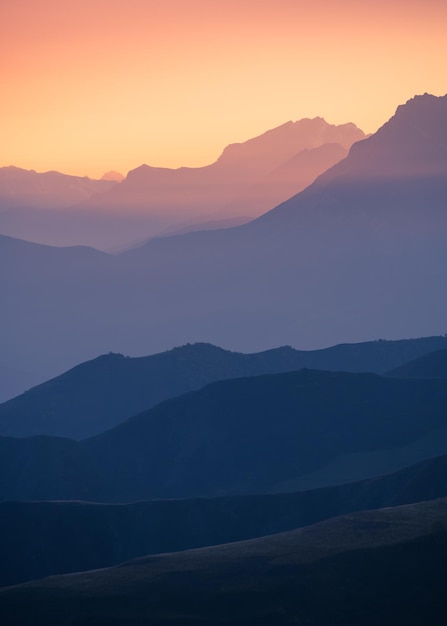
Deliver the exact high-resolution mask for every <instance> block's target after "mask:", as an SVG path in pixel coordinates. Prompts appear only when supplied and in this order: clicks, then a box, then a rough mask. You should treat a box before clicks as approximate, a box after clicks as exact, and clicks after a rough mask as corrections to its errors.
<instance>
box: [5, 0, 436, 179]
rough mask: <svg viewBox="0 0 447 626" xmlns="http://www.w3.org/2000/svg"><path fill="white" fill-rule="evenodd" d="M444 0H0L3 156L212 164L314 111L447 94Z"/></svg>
mask: <svg viewBox="0 0 447 626" xmlns="http://www.w3.org/2000/svg"><path fill="white" fill-rule="evenodd" d="M446 32H447V2H446V0H425V2H420V0H417V1H416V0H388V1H385V0H375V2H372V1H370V0H307V1H301V0H256V1H255V0H225V1H223V0H222V1H221V0H0V68H1V87H2V97H1V98H0V137H1V141H0V166H4V165H16V166H19V167H24V168H27V169H36V170H37V171H46V170H50V169H57V170H59V171H63V172H65V173H69V174H77V175H89V176H91V177H99V176H101V175H102V174H103V173H104V172H105V171H107V170H110V169H114V170H118V171H121V172H123V173H126V172H127V171H128V170H129V169H132V168H134V167H137V166H138V165H140V164H142V163H148V164H150V165H155V166H168V167H179V166H181V165H189V166H197V165H205V164H207V163H211V162H212V161H213V160H215V159H216V158H217V156H218V155H219V154H220V152H221V151H222V149H223V147H224V146H225V145H227V144H228V143H232V142H236V141H245V140H246V139H248V138H250V137H253V136H255V135H257V134H260V133H262V132H264V131H265V130H267V129H268V128H273V127H274V126H278V125H279V124H282V123H284V122H286V121H288V120H298V119H301V118H303V117H315V116H317V115H318V116H322V117H324V118H325V119H326V120H327V121H328V122H331V123H336V124H339V123H344V122H348V121H352V122H354V123H356V124H357V125H358V126H359V127H360V128H362V129H363V130H364V131H366V132H373V131H375V130H376V129H377V128H378V127H379V126H380V125H381V124H383V123H384V122H385V121H386V120H387V119H389V117H391V115H392V114H393V113H394V111H395V109H396V107H397V106H398V105H399V104H401V103H403V102H405V101H406V100H408V99H409V98H411V97H412V96H414V95H415V94H419V93H424V92H429V93H433V94H435V95H443V94H444V93H446V92H447V73H446V66H445V63H446V61H445V60H446V59H447V37H446Z"/></svg>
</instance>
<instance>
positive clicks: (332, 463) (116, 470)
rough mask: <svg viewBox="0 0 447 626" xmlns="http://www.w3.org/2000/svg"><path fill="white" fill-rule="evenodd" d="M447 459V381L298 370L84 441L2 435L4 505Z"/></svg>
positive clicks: (180, 493)
mask: <svg viewBox="0 0 447 626" xmlns="http://www.w3.org/2000/svg"><path fill="white" fill-rule="evenodd" d="M446 452H447V381H444V380H407V379H398V378H388V377H382V376H378V375H376V374H348V373H341V372H318V371H312V370H300V371H298V372H289V373H285V374H275V375H270V376H259V377H251V378H239V379H234V380H228V381H219V382H216V383H212V384H211V385H208V386H207V387H205V388H203V389H201V390H199V391H193V392H190V393H188V394H185V395H184V396H179V397H178V398H173V399H171V400H167V401H166V402H164V403H162V404H159V405H157V406H155V407H153V408H152V409H150V410H149V411H146V412H144V413H141V414H140V415H137V416H135V417H133V418H131V419H129V420H127V421H126V422H125V423H123V424H121V425H120V426H117V427H116V428H114V429H112V430H110V431H107V432H106V433H103V434H101V435H98V436H96V437H93V438H91V439H86V440H83V441H81V442H78V443H76V442H75V441H72V440H69V439H61V438H52V437H35V438H24V439H15V438H0V499H2V500H48V499H58V500H60V499H64V500H65V499H82V500H88V501H100V502H132V501H137V500H150V499H154V498H170V497H196V496H218V495H236V494H247V493H267V492H275V491H276V492H278V491H283V492H284V491H293V490H297V489H306V488H311V487H315V486H327V485H330V484H342V483H346V482H350V481H352V480H358V479H360V478H367V477H373V476H377V475H380V474H383V473H385V472H387V471H388V472H389V471H393V470H396V469H399V468H401V467H405V466H408V465H411V464H413V463H415V462H417V461H420V460H423V459H427V458H433V457H434V456H438V455H439V454H443V453H446Z"/></svg>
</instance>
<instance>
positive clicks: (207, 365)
mask: <svg viewBox="0 0 447 626" xmlns="http://www.w3.org/2000/svg"><path fill="white" fill-rule="evenodd" d="M441 347H447V337H424V338H420V339H408V340H401V341H370V342H366V343H359V344H343V345H338V346H333V347H331V348H326V349H323V350H313V351H303V350H294V349H292V348H290V347H282V348H277V349H275V350H267V351H265V352H260V353H257V354H241V353H238V352H230V351H229V350H223V349H222V348H218V347H216V346H213V345H211V344H205V343H201V344H194V345H190V344H188V345H185V346H182V347H180V348H175V349H173V350H169V351H167V352H163V353H161V354H154V355H152V356H147V357H141V358H129V357H124V356H122V355H121V354H107V355H103V356H100V357H98V358H96V359H94V360H92V361H88V362H86V363H82V364H81V365H78V366H77V367H75V368H73V369H71V370H69V371H68V372H66V373H65V374H62V375H61V376H58V377H57V378H54V379H52V380H49V381H48V382H45V383H43V384H42V385H38V386H37V387H35V388H33V389H31V390H29V391H27V392H26V393H24V394H22V395H21V396H19V397H17V398H14V399H12V400H10V401H8V402H5V403H4V404H1V405H0V434H1V435H4V436H8V437H30V436H34V435H55V436H60V437H71V438H74V439H82V438H86V437H90V436H92V435H96V434H98V433H100V432H103V431H105V430H109V429H110V428H113V427H114V426H116V425H117V424H119V423H121V422H124V421H125V420H126V419H127V418H129V417H131V416H133V415H136V414H137V413H140V412H141V411H144V410H146V409H149V408H151V407H152V406H154V405H155V404H157V403H159V402H162V401H163V400H167V399H168V398H172V397H174V396H178V395H180V394H183V393H186V392H188V391H192V390H194V389H199V388H200V387H203V386H204V385H206V384H208V383H211V382H213V381H216V380H223V379H229V378H238V377H241V376H259V375H261V374H274V373H279V372H287V371H291V370H298V369H300V368H303V367H308V368H313V369H323V370H344V371H348V372H362V371H365V372H378V373H382V372H385V371H387V370H388V369H390V368H392V367H396V366H398V365H400V364H402V363H405V362H406V361H408V360H410V359H412V358H416V357H417V356H420V355H421V354H425V353H426V352H430V351H432V350H436V349H437V348H441Z"/></svg>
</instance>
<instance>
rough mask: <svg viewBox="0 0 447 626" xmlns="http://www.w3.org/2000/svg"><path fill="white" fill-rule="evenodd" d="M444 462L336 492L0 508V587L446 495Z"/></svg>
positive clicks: (13, 504)
mask: <svg viewBox="0 0 447 626" xmlns="http://www.w3.org/2000/svg"><path fill="white" fill-rule="evenodd" d="M446 470H447V456H443V457H439V458H436V459H433V460H429V461H425V462H424V463H420V464H418V465H416V466H412V467H409V468H406V469H404V470H401V471H399V472H396V473H395V474H390V475H388V476H381V477H379V478H374V479H370V480H366V481H360V482H356V483H350V484H348V485H342V486H339V487H328V488H325V489H316V490H312V491H302V492H298V493H286V494H272V495H265V494H263V495H258V496H251V495H248V496H233V497H226V498H194V499H181V500H153V501H150V502H137V503H134V504H128V505H122V504H92V503H86V502H2V503H0V553H1V554H2V560H1V561H0V586H6V585H13V584H17V583H21V582H25V581H27V580H32V579H33V578H42V577H43V576H50V575H54V574H64V573H68V572H75V571H84V570H88V569H97V568H100V567H110V566H111V565H116V564H118V563H120V562H122V561H127V560H129V559H132V558H136V557H138V556H145V555H148V554H156V553H164V552H175V551H178V550H186V549H191V548H197V547H203V546H210V545H217V544H221V543H229V542H232V541H241V540H246V539H251V538H254V537H261V536H263V535H270V534H273V533H278V532H284V531H287V530H292V529H294V528H298V527H302V526H307V525H309V524H314V523H316V522H319V521H322V520H324V519H328V518H330V517H335V516H336V515H341V514H345V513H352V512H354V511H360V510H365V509H379V508H382V507H385V506H387V507H389V506H396V505H399V504H410V503H414V502H422V501H424V500H432V499H435V498H439V497H446V496H447V471H446Z"/></svg>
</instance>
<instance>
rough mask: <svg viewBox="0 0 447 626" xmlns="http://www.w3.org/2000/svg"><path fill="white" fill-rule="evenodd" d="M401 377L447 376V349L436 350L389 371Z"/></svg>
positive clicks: (391, 374)
mask: <svg viewBox="0 0 447 626" xmlns="http://www.w3.org/2000/svg"><path fill="white" fill-rule="evenodd" d="M388 375H389V376H397V377H399V378H447V350H436V352H430V353H429V354H424V355H423V356H421V357H419V358H417V359H414V360H413V361H410V362H409V363H404V364H403V365H401V366H400V367H397V368H395V369H392V370H391V371H390V372H388Z"/></svg>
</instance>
